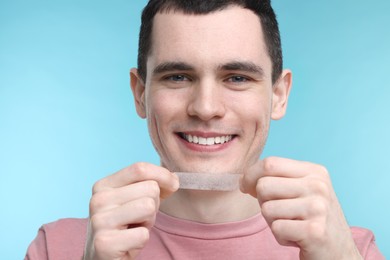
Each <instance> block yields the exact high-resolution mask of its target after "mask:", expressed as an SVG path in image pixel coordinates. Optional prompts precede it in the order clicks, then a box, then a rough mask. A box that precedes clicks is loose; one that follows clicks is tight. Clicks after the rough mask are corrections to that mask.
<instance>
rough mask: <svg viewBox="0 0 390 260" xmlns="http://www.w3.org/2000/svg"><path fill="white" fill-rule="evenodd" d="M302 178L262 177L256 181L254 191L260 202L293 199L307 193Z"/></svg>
mask: <svg viewBox="0 0 390 260" xmlns="http://www.w3.org/2000/svg"><path fill="white" fill-rule="evenodd" d="M305 184H306V181H305V180H304V179H302V178H298V179H291V178H282V177H263V178H260V179H259V180H258V181H257V186H256V193H257V198H258V200H259V202H260V204H262V203H264V202H266V201H269V200H278V199H294V198H298V197H303V196H304V195H305V194H307V185H305Z"/></svg>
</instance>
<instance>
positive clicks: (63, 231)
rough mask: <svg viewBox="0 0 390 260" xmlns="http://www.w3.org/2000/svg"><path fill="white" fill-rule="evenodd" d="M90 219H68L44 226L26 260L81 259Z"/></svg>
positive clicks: (31, 246) (32, 243)
mask: <svg viewBox="0 0 390 260" xmlns="http://www.w3.org/2000/svg"><path fill="white" fill-rule="evenodd" d="M87 226H88V219H80V218H66V219H60V220H57V221H55V222H51V223H48V224H44V225H42V227H41V228H40V229H39V231H38V234H37V237H36V238H35V239H34V240H33V241H32V242H31V244H30V246H29V248H28V250H27V254H26V258H25V259H64V260H65V259H69V260H70V259H80V258H81V257H82V256H83V253H84V246H85V239H86V233H87Z"/></svg>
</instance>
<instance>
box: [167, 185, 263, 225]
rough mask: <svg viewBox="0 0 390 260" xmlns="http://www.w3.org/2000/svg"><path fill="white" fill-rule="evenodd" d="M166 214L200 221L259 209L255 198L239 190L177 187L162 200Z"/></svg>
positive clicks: (240, 216)
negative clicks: (169, 195)
mask: <svg viewBox="0 0 390 260" xmlns="http://www.w3.org/2000/svg"><path fill="white" fill-rule="evenodd" d="M160 210H161V211H162V212H164V213H165V214H168V215H171V216H173V217H177V218H182V219H186V220H191V221H196V222H201V223H223V222H232V221H239V220H243V219H247V218H249V217H252V216H254V215H256V214H258V213H259V212H260V207H259V204H258V201H257V200H256V199H255V198H253V197H252V196H250V195H247V194H243V193H241V192H240V191H239V190H236V191H231V192H221V191H199V190H178V191H177V192H175V193H174V194H173V195H172V196H171V197H169V198H167V199H165V200H164V201H162V202H161V206H160Z"/></svg>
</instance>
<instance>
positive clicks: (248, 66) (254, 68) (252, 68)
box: [219, 61, 264, 77]
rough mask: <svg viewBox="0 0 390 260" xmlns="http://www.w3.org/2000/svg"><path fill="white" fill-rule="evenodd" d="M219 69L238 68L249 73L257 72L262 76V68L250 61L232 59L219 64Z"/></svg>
mask: <svg viewBox="0 0 390 260" xmlns="http://www.w3.org/2000/svg"><path fill="white" fill-rule="evenodd" d="M219 69H220V70H238V71H245V72H249V73H255V74H259V75H260V76H261V77H263V76H264V70H263V68H262V67H260V66H258V65H256V64H255V63H253V62H250V61H233V62H228V63H226V64H222V65H220V66H219Z"/></svg>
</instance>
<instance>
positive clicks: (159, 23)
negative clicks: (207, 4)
mask: <svg viewBox="0 0 390 260" xmlns="http://www.w3.org/2000/svg"><path fill="white" fill-rule="evenodd" d="M172 61H179V62H186V63H189V64H191V65H193V66H195V67H197V66H198V67H199V68H200V67H201V68H210V67H213V66H217V65H219V64H221V63H226V62H231V61H250V62H253V63H255V64H259V65H261V66H262V67H264V70H265V72H267V71H266V70H269V71H270V70H271V61H270V59H269V57H268V54H267V52H266V47H265V43H264V40H263V32H262V28H261V24H260V19H259V17H258V16H257V15H256V14H254V13H253V12H252V11H251V10H248V9H244V8H241V7H237V6H232V7H229V8H227V9H224V10H221V11H216V12H213V13H210V14H205V15H189V14H184V13H181V12H172V11H170V12H167V13H158V14H157V15H156V16H155V18H154V23H153V30H152V46H151V52H150V56H149V57H148V63H147V67H148V70H150V69H153V67H155V66H157V65H158V64H159V63H162V62H172ZM269 73H270V72H269Z"/></svg>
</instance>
